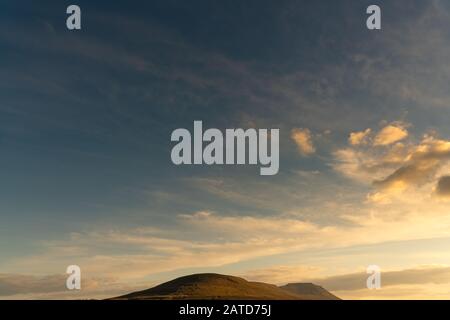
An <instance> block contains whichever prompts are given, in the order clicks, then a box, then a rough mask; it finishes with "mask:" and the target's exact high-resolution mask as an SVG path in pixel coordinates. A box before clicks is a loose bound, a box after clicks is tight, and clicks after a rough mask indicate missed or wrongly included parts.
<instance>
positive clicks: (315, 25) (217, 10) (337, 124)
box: [0, 0, 450, 299]
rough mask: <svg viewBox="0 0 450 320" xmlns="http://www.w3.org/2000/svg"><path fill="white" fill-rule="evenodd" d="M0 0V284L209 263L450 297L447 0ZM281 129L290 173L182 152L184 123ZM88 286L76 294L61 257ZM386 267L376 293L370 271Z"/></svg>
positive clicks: (155, 279)
mask: <svg viewBox="0 0 450 320" xmlns="http://www.w3.org/2000/svg"><path fill="white" fill-rule="evenodd" d="M376 3H377V4H378V5H379V6H380V7H381V10H382V29H381V30H368V29H367V28H366V19H367V17H368V15H367V14H366V8H367V7H368V6H369V5H371V4H374V3H373V1H365V0H363V1H354V0H353V1H350V0H342V1H333V2H330V1H322V0H321V1H301V0H296V1H293V0H279V1H268V0H258V1H256V0H246V1H239V2H238V1H236V2H232V1H206V0H194V1H189V2H186V1H173V0H165V1H156V0H155V1H134V2H133V3H132V4H131V2H124V1H95V2H94V1H81V0H79V1H76V4H77V5H79V6H80V8H81V12H82V29H81V30H79V31H69V30H67V28H66V18H67V14H66V8H67V6H68V5H70V4H74V3H72V2H68V1H58V3H56V2H55V1H45V0H44V1H39V3H37V2H36V1H25V0H21V1H2V4H1V5H0V299H22V298H26V299H36V298H39V299H78V298H86V297H88V298H105V297H111V296H115V295H118V294H123V293H128V292H130V291H134V290H137V289H142V288H148V287H151V286H153V285H155V284H158V283H161V282H164V281H167V280H170V279H172V278H174V277H177V276H181V275H185V274H189V273H196V272H218V273H225V274H232V275H236V276H242V277H244V278H246V279H248V280H256V281H266V282H270V283H275V284H286V283H288V282H314V283H317V284H320V285H322V286H324V287H325V288H326V289H328V290H330V291H332V292H333V293H335V294H336V295H338V296H339V297H341V298H344V299H449V298H450V251H449V249H448V248H450V126H449V125H448V121H449V119H450V64H449V57H450V5H449V3H448V1H440V0H430V1H419V0H399V1H381V0H379V1H376ZM195 120H201V121H203V126H204V127H205V128H219V129H221V130H225V129H226V128H245V129H247V128H256V129H259V128H268V129H270V128H278V129H279V130H280V168H279V173H278V174H277V175H274V176H261V175H260V174H259V167H256V166H249V165H240V166H230V165H226V166H205V165H202V166H188V165H186V166H176V165H174V164H173V163H172V161H171V158H170V153H171V149H172V147H173V146H174V143H173V142H171V140H170V135H171V133H172V132H173V131H174V130H175V129H177V128H187V129H189V130H192V129H193V123H194V121H195ZM69 265H78V266H80V268H81V270H82V290H80V291H68V290H66V289H65V279H66V278H67V275H66V274H65V271H66V268H67V266H69ZM369 265H378V266H379V267H380V268H381V271H382V275H381V277H382V280H381V281H382V287H381V289H380V290H369V289H367V288H366V278H367V274H366V268H367V266H369Z"/></svg>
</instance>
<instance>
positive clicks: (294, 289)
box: [279, 283, 340, 300]
mask: <svg viewBox="0 0 450 320" xmlns="http://www.w3.org/2000/svg"><path fill="white" fill-rule="evenodd" d="M279 288H280V289H283V290H285V291H289V292H291V293H293V294H298V295H301V296H303V297H310V299H311V300H340V299H339V298H338V297H336V296H335V295H334V294H332V293H330V292H328V291H327V290H325V289H324V288H322V287H321V286H318V285H315V284H314V283H289V284H287V285H285V286H281V287H279Z"/></svg>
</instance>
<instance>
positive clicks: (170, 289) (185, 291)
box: [113, 273, 338, 300]
mask: <svg viewBox="0 0 450 320" xmlns="http://www.w3.org/2000/svg"><path fill="white" fill-rule="evenodd" d="M303 285H304V284H290V285H287V286H285V287H287V290H286V289H285V288H283V287H281V288H280V287H277V286H275V285H273V284H267V283H263V282H251V281H247V280H245V279H242V278H239V277H234V276H228V275H221V274H215V273H201V274H193V275H188V276H184V277H180V278H177V279H174V280H172V281H169V282H165V283H163V284H160V285H158V286H156V287H153V288H150V289H146V290H142V291H137V292H133V293H130V294H126V295H124V296H120V297H116V298H113V299H114V300H116V299H117V300H122V299H123V300H182V299H199V300H329V299H338V298H337V297H335V296H334V295H332V294H331V293H329V292H328V291H326V290H325V289H323V288H321V287H318V286H315V287H316V289H315V290H313V289H312V288H313V287H310V286H309V285H312V286H314V285H313V284H308V288H306V287H304V288H303V289H301V288H302V286H303ZM318 288H320V289H318Z"/></svg>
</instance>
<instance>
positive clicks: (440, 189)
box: [436, 176, 450, 198]
mask: <svg viewBox="0 0 450 320" xmlns="http://www.w3.org/2000/svg"><path fill="white" fill-rule="evenodd" d="M436 194H437V195H438V196H441V197H445V198H446V197H450V176H444V177H441V178H440V179H439V181H438V184H437V188H436Z"/></svg>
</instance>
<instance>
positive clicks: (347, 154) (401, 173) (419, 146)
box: [331, 122, 450, 204]
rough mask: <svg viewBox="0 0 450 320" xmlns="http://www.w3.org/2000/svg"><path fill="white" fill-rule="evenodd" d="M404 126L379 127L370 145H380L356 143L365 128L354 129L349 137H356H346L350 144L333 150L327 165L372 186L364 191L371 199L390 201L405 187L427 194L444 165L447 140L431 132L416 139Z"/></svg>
mask: <svg viewBox="0 0 450 320" xmlns="http://www.w3.org/2000/svg"><path fill="white" fill-rule="evenodd" d="M406 126H408V125H407V124H404V123H400V122H393V123H392V124H390V125H388V126H386V127H384V128H383V129H381V131H380V132H379V133H378V134H377V135H376V137H375V140H374V142H373V145H383V146H384V148H372V147H371V146H370V145H368V144H367V145H364V144H362V143H359V142H360V141H359V140H358V138H360V137H362V136H363V133H364V132H367V130H366V131H363V132H359V133H355V134H356V136H355V135H354V136H353V137H358V138H354V139H353V140H352V139H349V144H350V146H348V147H344V148H340V149H337V150H336V151H334V152H333V157H334V161H333V162H332V163H331V166H332V167H333V168H334V170H336V171H338V172H339V173H341V174H343V175H344V176H346V177H348V178H350V179H352V180H355V181H358V182H360V183H364V184H366V185H368V186H372V187H373V188H374V190H373V191H372V192H370V193H369V194H368V195H367V199H368V200H369V201H371V202H376V203H379V204H383V203H384V204H387V203H391V200H392V199H391V197H394V196H395V197H400V196H402V195H403V194H405V192H406V191H407V190H408V191H410V192H412V191H414V192H416V193H417V194H415V195H414V196H419V197H421V199H424V197H428V196H430V195H431V194H432V193H433V190H432V189H433V186H434V185H436V184H437V180H438V179H439V176H440V175H442V174H445V172H446V170H447V169H448V168H447V166H448V164H449V162H450V141H449V140H444V139H441V138H438V137H437V133H433V134H425V135H424V136H423V137H422V139H421V140H420V142H418V143H417V142H415V141H414V138H413V137H409V134H408V133H407V131H406V129H403V128H404V127H406ZM358 134H361V135H358ZM351 137H352V136H351ZM407 138H408V139H407ZM405 139H406V140H405ZM399 140H405V141H402V142H399ZM444 182H445V181H444ZM436 188H438V187H436ZM444 189H445V186H444Z"/></svg>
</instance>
